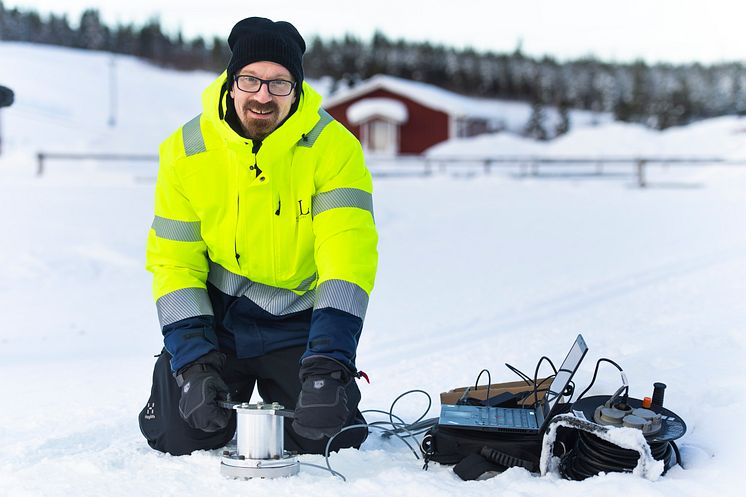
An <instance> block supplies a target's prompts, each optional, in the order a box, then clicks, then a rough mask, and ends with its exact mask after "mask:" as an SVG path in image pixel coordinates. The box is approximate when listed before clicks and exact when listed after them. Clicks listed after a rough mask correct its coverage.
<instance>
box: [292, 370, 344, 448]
mask: <svg viewBox="0 0 746 497" xmlns="http://www.w3.org/2000/svg"><path fill="white" fill-rule="evenodd" d="M300 380H301V384H302V385H301V392H300V395H299V396H298V403H297V404H296V406H295V419H294V421H293V429H294V430H295V432H296V433H297V434H298V435H300V436H302V437H304V438H309V439H311V440H321V439H322V438H324V437H331V436H333V435H336V434H337V433H339V431H340V430H341V429H342V428H343V427H344V424H345V422H346V421H347V418H348V417H349V414H350V413H349V410H348V408H347V393H346V392H345V387H346V386H347V385H348V384H349V382H350V381H352V375H351V374H350V371H349V370H348V369H347V368H346V367H345V366H343V365H341V364H340V363H338V362H337V361H334V360H332V359H327V358H325V357H311V358H308V359H306V360H305V361H303V364H302V365H301V368H300Z"/></svg>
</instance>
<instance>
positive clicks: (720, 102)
mask: <svg viewBox="0 0 746 497" xmlns="http://www.w3.org/2000/svg"><path fill="white" fill-rule="evenodd" d="M0 40H6V41H24V42H31V43H44V44H51V45H58V46H65V47H75V48H81V49H88V50H102V51H109V52H113V53H118V54H127V55H134V56H137V57H141V58H143V59H146V60H148V61H150V62H152V63H153V64H157V65H160V66H164V67H170V68H175V69H181V70H194V69H204V70H210V71H216V72H218V71H221V70H222V69H224V68H225V66H226V64H227V62H228V59H229V58H230V52H229V49H228V46H227V44H226V42H225V39H224V38H218V37H215V38H212V39H205V38H202V37H196V38H191V39H187V38H185V37H184V36H183V35H182V34H181V33H176V34H169V33H167V32H165V31H164V29H163V27H162V26H161V22H160V20H159V19H157V18H153V19H151V20H149V21H148V22H146V23H144V24H142V25H139V26H138V25H134V24H118V25H116V26H108V25H106V24H105V23H104V22H103V21H102V19H101V16H100V14H99V12H98V11H97V10H95V9H89V10H86V11H84V12H83V13H82V15H81V16H80V18H79V19H77V20H75V22H71V21H70V20H69V19H68V18H67V17H66V16H64V15H56V14H48V15H41V14H39V13H38V12H36V11H34V10H30V9H19V8H5V7H4V6H3V3H2V1H1V0H0ZM307 41H308V50H307V52H306V55H305V57H304V66H305V71H306V75H307V77H311V78H318V77H322V76H326V77H330V78H332V80H333V81H334V85H335V86H337V87H339V86H341V85H354V84H355V83H356V82H358V81H360V80H363V79H366V78H369V77H370V76H373V75H375V74H389V75H392V76H398V77H402V78H407V79H412V80H416V81H423V82H426V83H430V84H433V85H436V86H440V87H443V88H446V89H448V90H452V91H454V92H458V93H462V94H466V95H473V96H480V97H497V98H505V99H512V100H523V101H528V102H531V103H532V104H533V106H534V109H540V108H541V107H544V106H555V107H557V108H559V109H562V110H564V109H568V108H575V109H584V110H590V111H594V112H606V113H612V114H613V115H614V116H615V118H616V119H618V120H622V121H628V122H638V123H643V124H645V125H647V126H650V127H652V128H657V129H664V128H668V127H670V126H675V125H680V124H687V123H689V122H692V121H695V120H698V119H704V118H708V117H714V116H720V115H726V114H738V115H743V114H746V66H745V65H744V63H743V62H731V63H719V64H710V65H704V64H699V63H692V64H664V63H657V64H647V63H645V62H643V61H637V62H633V63H613V62H606V61H601V60H598V59H596V58H592V57H587V58H583V59H578V60H569V61H561V62H560V61H558V60H556V59H553V58H551V57H541V58H538V57H530V56H527V55H525V54H524V53H522V51H521V50H520V48H517V49H516V50H514V51H512V52H510V53H496V52H484V51H477V50H472V49H456V48H453V47H448V46H444V45H439V44H432V43H429V42H412V41H405V40H393V39H390V38H388V37H387V36H386V35H385V34H383V33H380V32H378V33H375V34H374V35H373V36H372V37H371V39H369V40H363V39H361V38H359V37H356V36H353V35H346V36H344V37H342V38H334V39H324V38H321V37H318V36H315V37H313V38H310V39H309V40H307Z"/></svg>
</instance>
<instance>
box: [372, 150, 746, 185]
mask: <svg viewBox="0 0 746 497" xmlns="http://www.w3.org/2000/svg"><path fill="white" fill-rule="evenodd" d="M368 162H369V164H370V165H371V166H372V168H378V169H379V171H381V173H382V174H381V175H387V174H392V175H393V174H396V171H395V170H396V169H397V167H393V168H391V167H390V169H388V171H387V170H386V168H385V167H382V166H383V165H385V164H387V163H389V164H391V165H394V164H396V165H398V166H399V167H401V169H402V170H404V169H406V170H408V171H409V172H410V174H411V173H412V172H413V171H414V169H413V168H418V169H419V170H420V171H421V174H423V175H430V174H433V173H434V172H435V171H441V172H445V171H446V170H447V169H449V168H463V166H465V165H472V166H473V165H476V166H479V167H480V168H481V170H482V171H483V172H484V173H485V174H489V173H490V172H491V171H492V170H493V168H501V167H519V168H520V169H521V170H523V171H525V172H526V174H530V175H534V176H538V175H539V174H540V170H542V169H545V168H546V167H552V166H576V165H577V166H582V167H584V168H585V167H587V168H589V169H590V168H593V173H591V174H602V173H603V168H604V166H605V165H622V166H625V165H628V166H631V167H632V170H631V173H632V174H634V175H635V176H636V179H637V185H638V186H639V187H641V188H645V187H646V186H647V184H648V183H647V179H646V168H647V167H648V166H649V165H651V164H656V165H673V166H677V165H678V166H683V165H694V166H705V165H729V166H746V160H732V159H725V158H722V157H655V156H645V157H632V156H631V157H619V156H609V157H561V158H560V157H537V156H484V157H477V156H475V157H468V158H467V157H456V156H454V157H437V158H436V157H426V156H420V155H408V156H397V157H372V158H370V159H369V161H368ZM402 166H403V167H402Z"/></svg>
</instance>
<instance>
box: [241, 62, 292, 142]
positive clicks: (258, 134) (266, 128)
mask: <svg viewBox="0 0 746 497" xmlns="http://www.w3.org/2000/svg"><path fill="white" fill-rule="evenodd" d="M236 76H254V77H255V78H260V79H264V80H273V79H284V80H287V81H293V78H292V76H290V72H289V71H288V70H287V69H286V68H285V67H284V66H281V65H280V64H276V63H274V62H268V61H262V62H253V63H251V64H249V65H246V66H244V67H243V68H241V70H240V71H238V74H236ZM293 82H294V81H293ZM295 93H296V90H295V89H294V90H293V91H292V92H291V93H290V95H287V96H285V97H278V96H276V95H272V94H271V93H270V92H269V89H268V88H267V85H266V84H262V86H261V88H260V89H259V91H258V92H256V93H248V92H245V91H242V90H241V89H239V88H238V86H237V84H236V82H235V81H233V86H231V91H230V95H231V97H232V98H233V102H234V104H235V107H236V114H237V115H238V118H239V119H240V120H241V127H242V128H243V131H244V134H245V135H246V136H247V137H248V138H251V139H252V140H263V139H265V138H266V137H267V136H269V134H270V133H272V132H273V131H274V130H275V129H277V126H279V124H280V123H281V122H282V121H283V120H284V119H285V118H286V117H287V115H288V114H289V113H290V107H291V106H292V105H293V103H294V102H295V99H296V96H295Z"/></svg>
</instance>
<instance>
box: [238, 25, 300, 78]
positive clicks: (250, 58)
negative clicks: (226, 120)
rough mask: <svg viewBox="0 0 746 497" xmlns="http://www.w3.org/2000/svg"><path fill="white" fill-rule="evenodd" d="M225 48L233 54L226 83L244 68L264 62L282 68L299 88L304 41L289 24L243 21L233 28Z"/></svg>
mask: <svg viewBox="0 0 746 497" xmlns="http://www.w3.org/2000/svg"><path fill="white" fill-rule="evenodd" d="M228 45H229V46H230V48H231V52H232V55H231V60H230V62H229V63H228V84H230V83H231V81H232V80H233V76H234V75H235V74H236V73H238V71H240V70H241V68H242V67H244V66H245V65H247V64H251V63H252V62H260V61H265V60H266V61H269V62H276V63H277V64H280V65H281V66H283V67H285V68H286V69H287V70H288V72H290V74H291V75H292V76H293V78H294V79H295V82H296V83H298V87H300V84H301V83H302V82H303V54H304V53H305V51H306V42H305V41H303V37H302V36H301V35H300V33H298V30H297V29H295V26H293V25H292V24H290V23H289V22H285V21H277V22H273V21H271V20H269V19H265V18H263V17H249V18H246V19H244V20H242V21H239V22H238V23H236V25H235V26H233V29H232V30H231V34H230V36H228Z"/></svg>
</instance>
